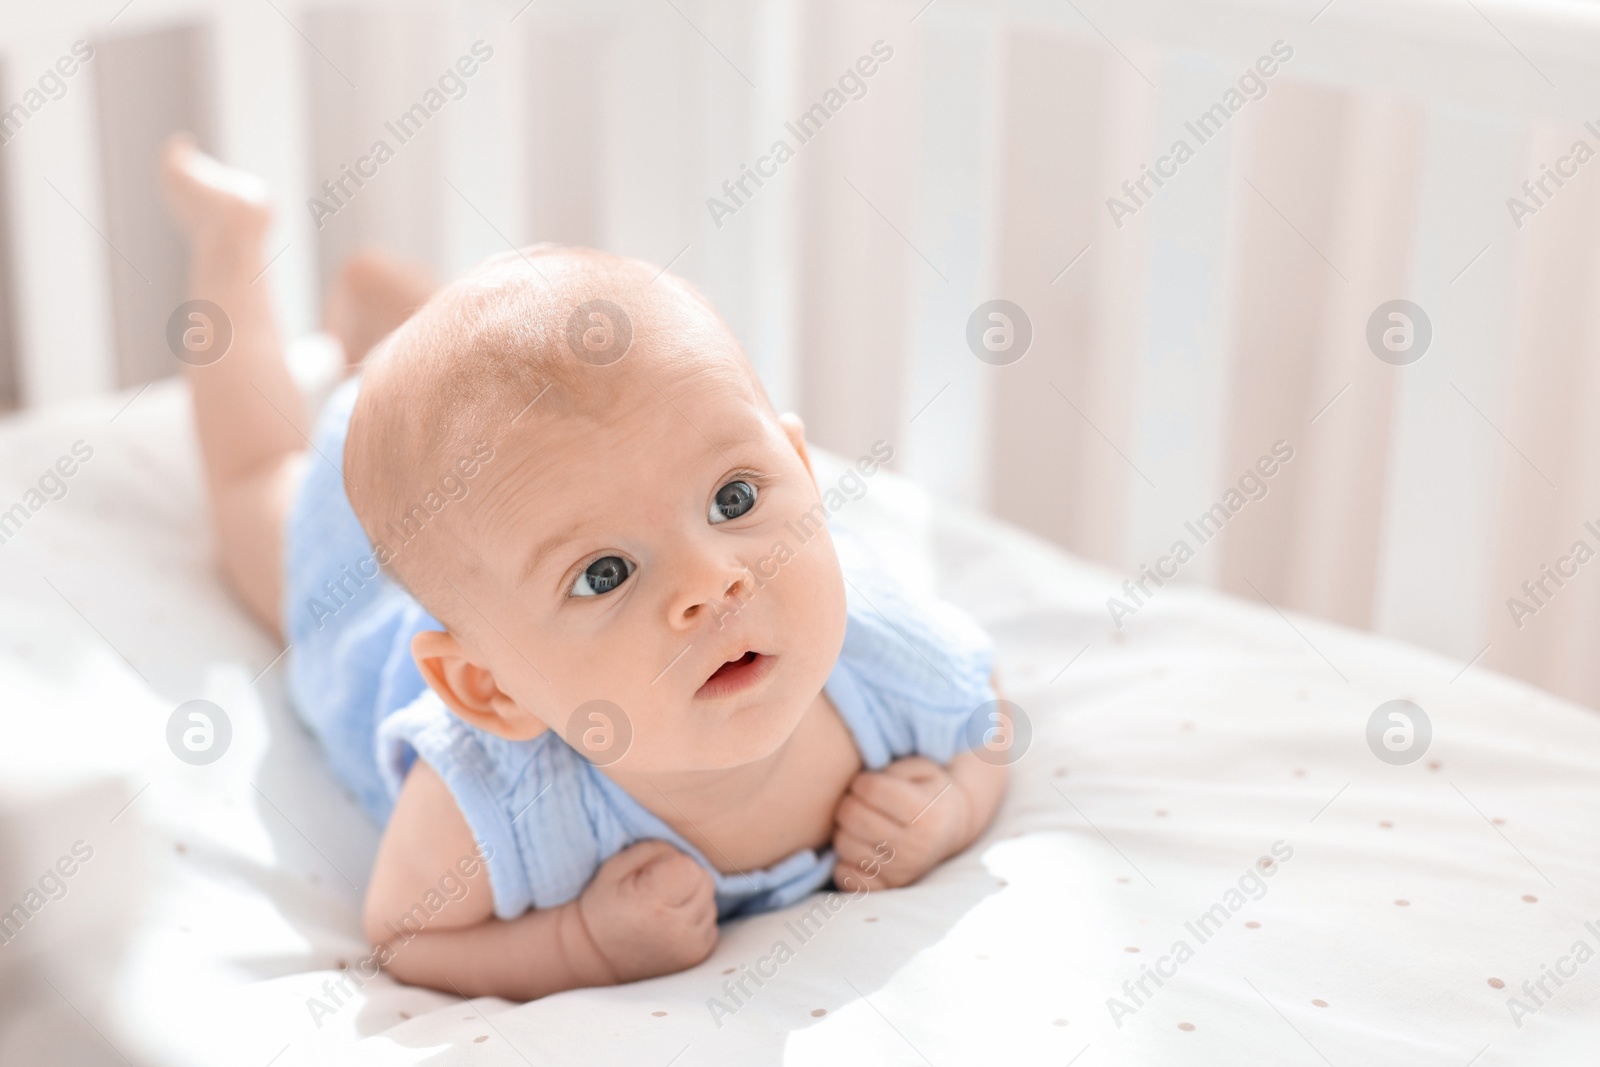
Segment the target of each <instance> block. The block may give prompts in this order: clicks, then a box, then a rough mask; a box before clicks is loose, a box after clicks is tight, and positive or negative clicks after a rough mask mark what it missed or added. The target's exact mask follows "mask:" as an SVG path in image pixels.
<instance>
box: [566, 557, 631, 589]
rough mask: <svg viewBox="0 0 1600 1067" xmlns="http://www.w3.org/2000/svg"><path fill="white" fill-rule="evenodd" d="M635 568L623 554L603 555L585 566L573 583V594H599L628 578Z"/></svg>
mask: <svg viewBox="0 0 1600 1067" xmlns="http://www.w3.org/2000/svg"><path fill="white" fill-rule="evenodd" d="M632 573H633V568H632V567H630V566H629V565H628V561H627V560H625V559H623V558H622V557H621V556H601V557H600V558H599V559H597V560H595V561H594V562H593V563H591V564H589V565H588V566H587V567H585V568H584V570H583V573H582V574H580V575H578V580H577V581H575V582H573V583H572V592H571V594H570V595H571V596H599V595H600V594H601V593H609V592H611V590H613V589H615V588H616V587H617V586H619V585H621V584H622V583H623V582H625V581H627V580H628V575H630V574H632Z"/></svg>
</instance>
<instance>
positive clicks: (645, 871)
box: [578, 841, 717, 982]
mask: <svg viewBox="0 0 1600 1067" xmlns="http://www.w3.org/2000/svg"><path fill="white" fill-rule="evenodd" d="M714 888H715V886H714V884H713V882H712V880H711V875H710V873H709V872H708V871H707V870H706V869H705V868H704V867H702V866H700V864H698V863H696V862H695V861H694V860H692V859H690V858H689V857H688V856H686V855H684V854H683V853H682V852H680V851H678V850H677V849H676V848H674V847H673V846H672V845H670V844H668V843H667V842H665V841H641V842H639V843H638V844H637V845H633V846H631V847H629V848H625V849H623V850H622V851H621V852H619V853H617V854H616V855H615V856H612V857H611V858H610V859H608V860H606V861H605V863H603V864H601V865H600V869H599V871H597V872H595V876H594V878H593V880H592V881H590V883H589V885H588V887H587V888H585V889H584V891H583V895H582V896H580V897H579V898H578V911H579V914H580V915H581V916H582V919H583V923H584V926H585V927H587V929H588V933H589V937H590V938H591V940H592V941H593V942H594V947H595V949H596V950H597V951H598V952H599V953H600V955H601V956H602V957H603V958H604V960H605V962H606V964H607V965H608V966H609V967H610V970H611V972H612V975H613V976H614V977H615V979H616V980H617V981H618V982H632V981H637V980H638V979H641V978H652V977H654V976H656V975H660V974H671V973H673V972H674V971H681V970H683V969H685V968H686V967H692V966H694V965H695V964H697V963H699V962H700V961H701V960H703V959H705V958H706V957H707V956H709V955H711V950H712V949H713V948H715V947H716V944H717V902H716V897H715V895H714Z"/></svg>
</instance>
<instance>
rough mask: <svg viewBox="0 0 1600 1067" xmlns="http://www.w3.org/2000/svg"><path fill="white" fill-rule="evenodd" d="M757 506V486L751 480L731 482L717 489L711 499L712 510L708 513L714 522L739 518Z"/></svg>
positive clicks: (707, 516)
mask: <svg viewBox="0 0 1600 1067" xmlns="http://www.w3.org/2000/svg"><path fill="white" fill-rule="evenodd" d="M755 506H756V487H755V486H753V485H751V484H750V483H749V482H729V483H728V484H727V485H725V486H723V487H722V488H721V489H718V490H717V495H716V496H714V497H712V499H711V510H710V513H709V514H707V515H706V518H708V519H710V520H711V522H712V523H713V524H715V523H719V522H727V521H728V520H729V519H737V518H738V517H739V516H740V515H743V514H744V513H745V512H747V511H749V510H750V509H751V508H753V507H755Z"/></svg>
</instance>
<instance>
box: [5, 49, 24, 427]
mask: <svg viewBox="0 0 1600 1067" xmlns="http://www.w3.org/2000/svg"><path fill="white" fill-rule="evenodd" d="M9 74H10V72H9V71H8V69H7V67H6V64H5V62H4V61H3V60H0V91H9V86H10V85H11V81H10V78H9ZM10 163H11V160H10V158H9V157H8V156H7V155H6V154H5V152H4V150H3V149H0V411H10V410H12V409H13V408H16V407H17V406H18V405H20V404H21V403H22V395H21V389H20V388H19V386H20V384H21V381H20V379H21V374H20V371H21V367H20V363H21V352H20V351H19V349H18V346H17V334H18V329H17V297H16V289H15V287H14V285H13V274H12V264H13V263H14V262H15V258H16V253H15V251H14V248H13V245H12V240H13V238H12V233H11V213H12V211H13V210H14V205H13V203H12V200H11V166H10Z"/></svg>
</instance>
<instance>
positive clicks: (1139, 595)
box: [1106, 441, 1294, 630]
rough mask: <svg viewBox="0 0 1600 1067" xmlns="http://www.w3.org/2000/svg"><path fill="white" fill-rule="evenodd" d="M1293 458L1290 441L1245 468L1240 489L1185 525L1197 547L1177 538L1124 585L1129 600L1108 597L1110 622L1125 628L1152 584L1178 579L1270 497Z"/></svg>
mask: <svg viewBox="0 0 1600 1067" xmlns="http://www.w3.org/2000/svg"><path fill="white" fill-rule="evenodd" d="M1292 459H1294V447H1293V446H1292V445H1290V444H1289V443H1288V442H1287V441H1274V442H1273V444H1272V451H1271V452H1270V453H1268V454H1267V455H1264V456H1261V457H1260V458H1259V459H1257V460H1256V462H1255V466H1253V467H1250V468H1248V469H1246V470H1245V472H1244V473H1243V474H1241V475H1240V476H1239V487H1238V488H1237V489H1234V488H1229V489H1228V491H1227V492H1225V493H1223V494H1222V499H1221V500H1219V501H1217V502H1216V503H1215V504H1212V505H1211V507H1210V508H1208V509H1207V510H1205V511H1203V512H1201V513H1200V515H1199V517H1198V518H1196V519H1195V520H1194V521H1193V522H1185V523H1184V524H1183V526H1184V529H1186V530H1188V531H1189V533H1191V534H1193V535H1194V538H1195V542H1196V543H1195V544H1194V545H1190V543H1189V541H1188V539H1187V538H1182V537H1180V538H1178V540H1176V541H1174V542H1173V543H1172V549H1171V550H1170V552H1169V554H1167V555H1165V556H1162V557H1161V558H1160V559H1158V560H1156V562H1155V565H1154V566H1151V565H1150V564H1148V563H1146V564H1142V565H1141V566H1140V567H1139V578H1138V580H1137V581H1136V580H1134V579H1132V578H1130V579H1128V580H1127V581H1125V582H1123V583H1122V591H1123V593H1124V594H1126V596H1127V598H1128V599H1127V600H1123V599H1122V598H1121V597H1107V598H1106V610H1107V611H1109V612H1110V613H1111V621H1112V622H1114V623H1116V624H1117V629H1119V630H1120V629H1122V626H1123V619H1125V618H1127V617H1128V616H1131V615H1137V614H1138V613H1139V609H1140V608H1142V607H1144V606H1145V603H1146V602H1147V601H1148V600H1149V599H1150V598H1152V597H1154V596H1155V593H1154V591H1152V590H1151V589H1150V587H1149V583H1150V582H1154V583H1155V584H1156V588H1157V589H1159V588H1160V587H1162V586H1164V585H1166V584H1167V582H1169V581H1171V580H1172V579H1173V578H1176V577H1177V576H1178V572H1179V571H1180V570H1181V569H1182V568H1183V565H1184V564H1185V563H1188V562H1189V561H1190V560H1192V559H1194V557H1195V555H1196V553H1198V551H1199V550H1200V549H1201V548H1203V547H1205V545H1206V544H1207V543H1208V542H1209V541H1211V539H1212V538H1214V537H1216V536H1217V534H1219V533H1221V532H1222V528H1223V527H1224V526H1226V525H1227V524H1228V520H1229V519H1231V518H1233V517H1234V516H1235V515H1237V514H1239V512H1241V511H1243V510H1244V508H1245V505H1246V504H1249V503H1250V502H1252V501H1255V500H1265V499H1266V498H1267V494H1268V493H1269V492H1271V487H1270V486H1269V485H1268V484H1267V483H1268V482H1269V481H1270V480H1271V478H1272V476H1273V475H1275V474H1277V473H1278V471H1279V470H1280V469H1282V467H1284V466H1287V465H1288V463H1289V461H1290V460H1292ZM1130 601H1131V603H1130Z"/></svg>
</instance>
